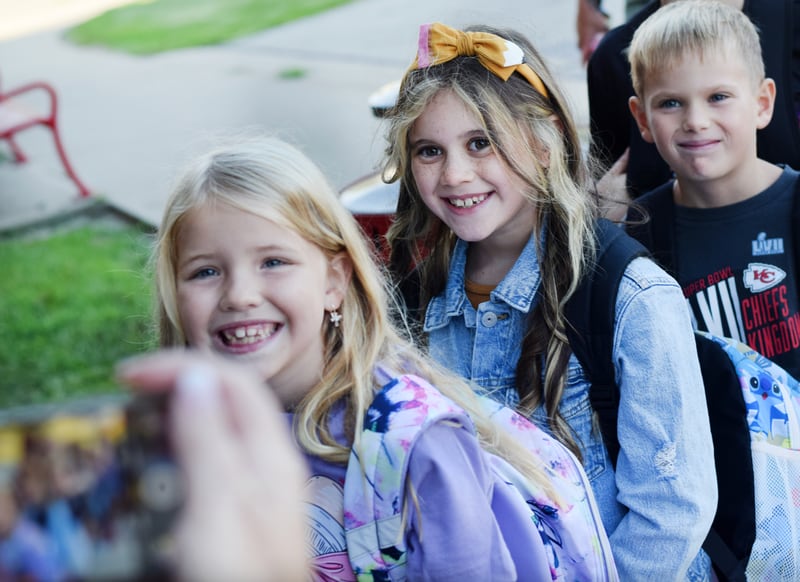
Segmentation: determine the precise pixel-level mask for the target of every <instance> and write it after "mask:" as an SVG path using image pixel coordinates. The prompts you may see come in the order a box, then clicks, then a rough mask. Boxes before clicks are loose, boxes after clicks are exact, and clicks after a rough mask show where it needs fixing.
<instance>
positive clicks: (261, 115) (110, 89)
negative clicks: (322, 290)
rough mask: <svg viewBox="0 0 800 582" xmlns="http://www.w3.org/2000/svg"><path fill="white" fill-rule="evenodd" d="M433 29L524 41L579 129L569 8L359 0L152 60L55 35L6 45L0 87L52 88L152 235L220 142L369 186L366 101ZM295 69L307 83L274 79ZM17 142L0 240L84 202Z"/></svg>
mask: <svg viewBox="0 0 800 582" xmlns="http://www.w3.org/2000/svg"><path fill="white" fill-rule="evenodd" d="M433 21H440V22H443V23H445V24H448V25H451V26H464V25H468V24H472V23H476V22H485V23H489V24H494V25H511V26H514V27H515V28H518V29H520V30H521V31H523V32H524V33H526V34H527V35H528V36H529V37H530V38H531V39H532V40H533V41H534V43H535V44H536V45H537V47H538V48H539V49H540V50H541V51H542V52H543V54H544V55H545V57H546V58H547V60H548V62H549V64H550V66H551V68H552V70H553V72H554V74H555V75H556V77H557V78H558V79H559V81H560V82H561V83H562V86H563V88H564V89H565V91H566V93H567V94H568V96H569V98H570V99H571V101H572V105H573V109H574V112H575V115H576V118H577V120H578V123H579V125H580V126H581V127H583V128H584V130H585V127H586V125H587V120H588V106H587V103H586V89H585V79H584V75H585V71H584V69H583V67H582V66H581V63H580V54H579V52H578V49H577V48H576V37H575V2H574V1H573V0H557V1H553V0H525V1H524V0H508V1H504V0H501V1H497V2H486V0H459V1H458V2H456V1H455V0H403V2H399V1H397V0H355V1H354V2H352V3H351V4H348V5H345V6H342V7H339V8H335V9H332V10H329V11H327V12H324V13H322V14H320V15H317V16H313V17H310V18H306V19H303V20H300V21H296V22H294V23H291V24H287V25H284V26H281V27H278V28H275V29H271V30H268V31H264V32H261V33H258V34H254V35H252V36H248V37H245V38H242V39H239V40H236V41H233V42H230V43H227V44H224V45H220V46H213V47H203V48H195V49H188V50H180V51H171V52H168V53H163V54H159V55H154V56H148V57H137V56H131V55H127V54H124V53H118V52H114V51H110V50H108V49H105V48H98V47H79V46H75V45H73V44H71V43H69V42H66V41H64V40H63V30H51V31H47V32H40V33H36V34H31V35H28V36H24V37H21V38H17V39H13V40H7V41H4V42H0V83H2V87H5V88H10V87H14V86H17V85H20V84H22V83H25V82H28V81H32V80H37V79H39V80H44V81H47V82H49V83H51V84H52V85H53V86H54V87H55V88H56V90H57V91H58V94H59V97H60V113H59V116H60V123H61V132H62V137H63V140H64V143H65V146H66V149H67V153H68V154H69V156H70V158H71V159H72V162H73V165H74V167H75V169H76V171H77V173H78V175H79V176H80V177H81V178H82V179H83V180H84V181H85V182H86V183H87V185H88V186H89V187H90V188H91V189H92V190H93V191H94V193H95V196H96V197H98V198H99V199H101V200H103V201H105V202H106V203H108V204H109V205H111V206H112V207H114V208H116V209H118V210H119V211H120V212H122V213H124V214H126V215H129V216H131V217H134V218H136V219H138V220H141V221H144V222H146V223H149V224H153V225H155V224H157V222H158V220H159V217H160V215H161V211H162V208H163V204H164V202H165V200H166V197H167V195H168V193H169V191H170V186H171V182H172V179H173V177H174V176H175V175H176V173H177V171H178V169H179V168H180V166H181V165H182V164H184V163H185V162H186V161H187V160H188V159H189V158H191V156H193V155H194V154H196V153H197V152H198V151H199V150H202V149H205V148H206V147H207V146H208V145H209V144H210V143H213V141H214V140H215V139H216V138H218V137H219V136H227V135H231V134H235V133H242V132H243V133H252V132H260V131H268V132H272V133H276V134H277V135H280V136H282V137H284V138H286V139H288V140H289V141H291V142H293V143H295V144H296V145H298V146H299V147H300V148H301V149H303V150H304V151H305V152H306V153H307V154H308V155H309V156H310V157H311V158H312V159H313V160H315V161H316V162H317V163H318V164H319V165H320V167H321V168H322V169H323V171H324V172H325V173H326V174H327V176H328V177H329V179H330V181H331V183H332V184H333V185H334V186H335V187H337V188H342V187H344V186H345V185H346V184H348V183H350V182H351V181H353V180H355V179H356V178H358V177H360V176H362V175H364V174H367V173H369V172H370V171H371V170H373V169H374V168H375V167H376V164H377V163H378V161H379V160H380V154H381V152H382V150H383V143H384V142H383V127H382V126H381V122H380V120H378V119H375V118H374V117H373V116H372V114H371V112H370V109H369V107H368V105H367V98H368V97H369V95H370V93H372V92H373V91H374V90H375V89H377V88H378V87H380V86H381V85H383V84H384V83H387V82H389V81H392V80H394V79H396V78H398V77H399V76H400V75H402V73H403V71H404V70H405V68H406V66H407V65H408V63H409V62H410V61H411V59H412V58H413V53H414V47H415V43H416V35H417V29H418V26H419V25H420V24H421V23H424V22H433ZM290 70H302V71H304V73H305V74H304V75H303V76H301V77H300V78H284V77H282V76H281V73H283V72H286V71H290ZM18 141H19V143H20V145H21V146H22V148H23V149H24V150H25V151H26V152H27V153H28V154H29V155H30V162H29V163H27V164H23V165H17V164H12V163H8V162H4V163H0V230H3V229H6V230H7V229H10V228H16V227H19V226H20V225H26V224H30V223H33V222H36V221H41V220H47V219H52V218H53V217H59V216H62V215H64V214H65V213H70V212H80V211H81V209H82V208H84V207H85V201H82V200H79V199H78V196H77V190H76V189H75V187H74V185H73V184H72V182H71V181H70V180H68V178H67V177H66V175H65V174H64V173H63V171H62V169H61V166H60V164H59V162H58V158H57V157H56V153H55V148H54V145H53V142H52V139H51V137H50V135H49V132H47V131H46V130H45V129H41V128H37V129H31V130H28V131H26V132H25V133H22V134H20V135H19V139H18ZM5 151H6V150H2V149H0V155H1V154H2V153H5Z"/></svg>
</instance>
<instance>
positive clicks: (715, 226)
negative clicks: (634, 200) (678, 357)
mask: <svg viewBox="0 0 800 582" xmlns="http://www.w3.org/2000/svg"><path fill="white" fill-rule="evenodd" d="M797 179H798V173H797V172H795V171H794V170H791V169H789V168H786V169H784V172H783V173H782V174H781V176H780V177H779V178H778V180H776V182H775V183H774V184H773V185H772V186H770V187H769V188H767V189H766V190H764V191H763V192H761V193H760V194H758V195H757V196H754V197H752V198H750V199H748V200H744V201H742V202H739V203H736V204H731V205H728V206H724V207H721V208H686V207H681V206H676V207H675V222H676V224H675V229H676V230H675V243H676V252H677V261H676V265H677V276H676V278H677V279H678V282H679V283H680V285H681V287H682V288H683V292H684V295H685V296H686V298H687V301H688V302H689V305H690V307H691V310H692V315H693V318H694V320H695V324H696V326H697V328H698V329H701V330H705V331H710V332H711V333H714V334H716V335H720V336H725V337H731V338H734V339H738V340H739V341H742V342H744V343H746V344H748V345H749V346H750V347H752V348H753V349H755V350H756V351H758V352H760V353H761V354H763V355H764V356H766V357H768V358H770V359H771V360H773V361H774V362H776V363H777V364H778V365H780V366H782V367H783V368H785V369H786V370H787V371H788V372H789V373H791V374H793V375H794V376H796V377H798V378H800V298H799V297H798V288H797V273H796V272H795V264H796V262H795V256H794V246H793V242H792V241H793V238H792V237H793V236H794V233H793V230H794V229H793V228H792V226H793V225H792V221H791V216H792V207H793V199H794V191H795V182H796V181H797ZM655 220H657V218H655ZM797 235H798V236H800V233H797Z"/></svg>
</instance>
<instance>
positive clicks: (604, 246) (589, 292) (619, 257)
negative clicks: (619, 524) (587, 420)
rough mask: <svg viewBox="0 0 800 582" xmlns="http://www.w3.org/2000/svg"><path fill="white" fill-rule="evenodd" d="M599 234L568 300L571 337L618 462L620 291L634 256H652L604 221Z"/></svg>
mask: <svg viewBox="0 0 800 582" xmlns="http://www.w3.org/2000/svg"><path fill="white" fill-rule="evenodd" d="M595 234H596V236H597V242H598V245H597V260H596V262H595V265H594V266H593V268H591V269H590V270H589V271H588V272H587V273H586V275H585V276H584V279H583V281H582V282H581V284H580V285H579V287H578V289H577V290H576V291H575V294H574V295H573V296H572V297H571V298H570V300H569V302H568V303H567V307H566V316H567V336H568V338H569V343H570V347H571V348H572V351H573V353H574V354H575V356H576V357H577V358H578V361H579V362H580V363H581V366H582V367H583V369H584V371H585V372H586V375H587V376H588V378H589V380H590V382H591V388H590V390H589V401H590V402H591V404H592V408H593V409H594V410H595V411H596V412H597V415H598V419H599V422H600V430H601V432H602V434H603V439H604V441H605V444H606V448H607V449H608V454H609V455H610V457H611V461H612V463H614V464H615V465H616V462H617V456H618V454H619V440H618V439H617V413H618V408H619V389H618V388H617V382H616V378H615V376H614V363H613V355H612V349H613V344H614V315H615V314H614V312H615V305H616V300H617V290H618V289H619V284H620V281H621V280H622V275H623V274H624V273H625V269H626V268H627V266H628V264H629V263H630V262H631V261H632V260H633V259H635V258H636V257H642V256H648V252H647V249H645V248H644V247H643V246H642V245H641V244H640V243H639V242H637V241H636V240H634V239H633V238H631V237H630V236H628V235H627V234H626V233H625V231H624V230H623V229H622V228H620V227H619V226H617V225H616V224H614V223H612V222H610V221H608V220H606V219H599V220H598V221H597V224H596V226H595Z"/></svg>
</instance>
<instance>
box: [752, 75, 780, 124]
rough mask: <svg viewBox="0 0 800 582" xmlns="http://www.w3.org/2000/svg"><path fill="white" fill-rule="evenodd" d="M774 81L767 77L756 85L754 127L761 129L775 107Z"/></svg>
mask: <svg viewBox="0 0 800 582" xmlns="http://www.w3.org/2000/svg"><path fill="white" fill-rule="evenodd" d="M775 92H776V90H775V81H773V80H772V79H770V78H769V77H767V78H766V79H764V80H763V81H761V84H760V85H759V86H758V92H757V93H756V103H757V105H758V108H757V111H756V128H757V129H763V128H765V127H767V125H769V122H770V121H771V120H772V112H773V111H774V109H775Z"/></svg>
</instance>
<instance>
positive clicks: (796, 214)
mask: <svg viewBox="0 0 800 582" xmlns="http://www.w3.org/2000/svg"><path fill="white" fill-rule="evenodd" d="M792 224H800V176H798V177H797V179H796V180H795V182H794V199H793V202H792ZM792 233H793V236H792V245H793V247H794V249H793V250H794V263H795V273H800V234H798V232H797V229H792Z"/></svg>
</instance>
